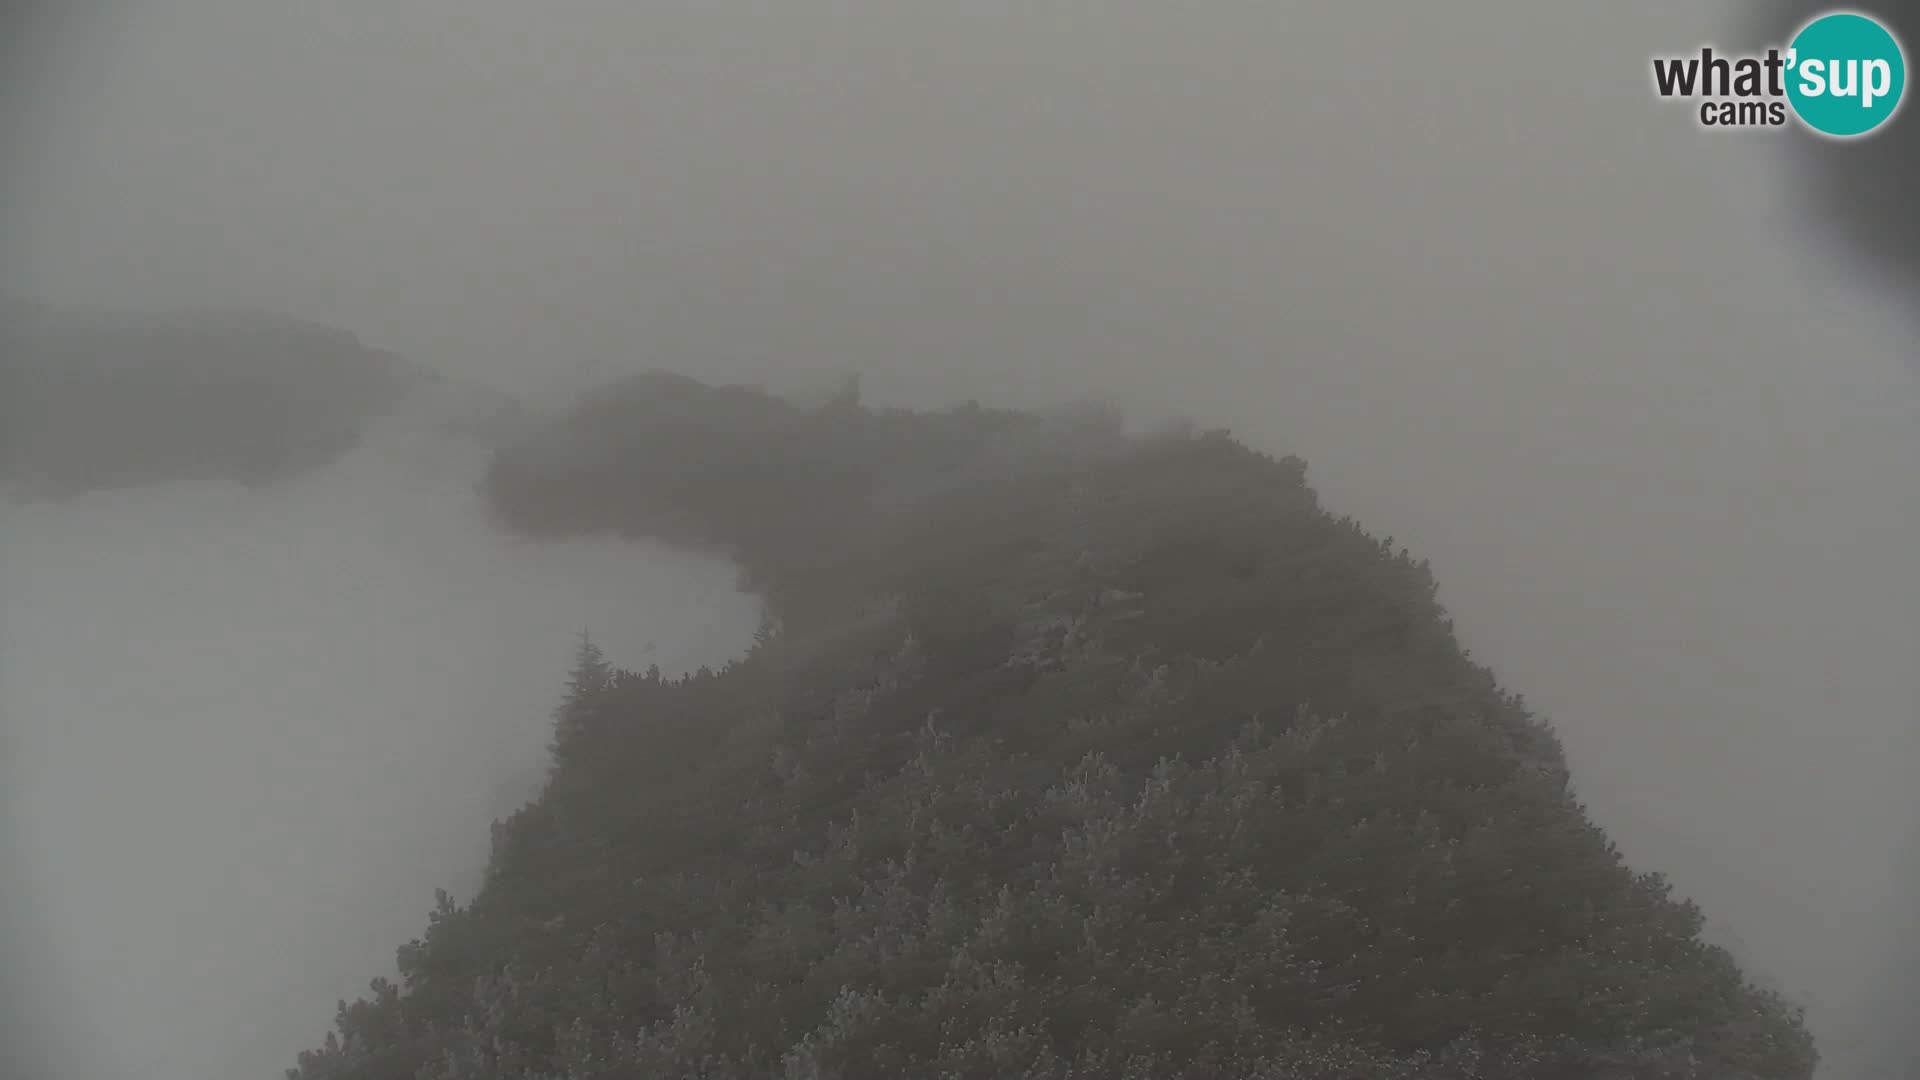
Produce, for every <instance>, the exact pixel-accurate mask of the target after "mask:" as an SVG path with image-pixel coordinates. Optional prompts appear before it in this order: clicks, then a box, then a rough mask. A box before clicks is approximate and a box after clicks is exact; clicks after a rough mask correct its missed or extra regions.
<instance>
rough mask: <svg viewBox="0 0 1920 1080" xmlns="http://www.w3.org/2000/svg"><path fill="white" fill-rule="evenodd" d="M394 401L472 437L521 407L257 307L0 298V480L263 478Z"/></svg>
mask: <svg viewBox="0 0 1920 1080" xmlns="http://www.w3.org/2000/svg"><path fill="white" fill-rule="evenodd" d="M396 412H410V413H417V414H418V415H419V416H421V417H422V418H424V419H426V420H427V421H428V422H429V423H430V425H431V426H433V427H434V428H435V429H436V430H440V431H443V432H445V433H446V434H449V435H457V436H463V437H469V438H476V439H481V440H487V441H499V440H503V439H506V438H509V437H510V436H511V435H512V434H513V433H514V432H516V431H517V430H519V427H520V425H522V424H524V423H526V422H528V420H529V413H528V411H527V409H526V407H525V406H523V405H521V404H519V403H518V402H517V401H515V400H514V399H513V398H511V397H509V396H508V395H506V394H504V393H501V392H499V391H495V390H492V389H490V388H487V387H484V386H480V385H478V384H474V383H471V382H468V381H464V380H453V379H450V378H448V377H447V376H445V375H444V374H442V373H441V372H439V371H436V370H434V369H432V368H429V367H427V366H425V365H422V364H419V363H417V362H415V361H412V360H409V359H407V358H404V357H402V356H400V355H398V354H396V353H393V352H389V351H386V350H381V349H374V348H369V347H367V346H365V345H363V344H361V342H360V340H359V339H358V338H357V337H356V336H355V335H354V334H353V333H351V332H350V331H346V330H340V329H337V328H334V327H330V326H325V325H321V324H318V323H313V322H308V321H304V320H300V319H295V318H291V317H287V316H283V315H279V314H275V313H271V312H265V311H258V310H247V309H225V310H223V309H177V310H163V311H154V312H142V311H115V310H105V309H99V310H76V309H57V308H53V307H49V306H46V305H42V304H36V303H31V302H26V301H21V300H17V299H15V300H10V301H7V302H4V303H0V490H5V491H6V492H8V493H11V494H13V495H14V496H16V497H33V498H53V499H59V498H64V497H70V496H72V495H75V494H79V493H82V492H85V491H91V490H108V489H115V488H128V487H141V486H150V485H155V484H166V483H170V482H174V481H180V480H216V481H234V482H239V483H243V484H246V485H249V486H261V485H267V484H273V483H277V482H280V481H284V480H286V479H289V478H291V477H294V476H297V475H299V474H301V473H304V472H308V471H311V470H314V469H318V468H321V467H324V466H326V465H328V464H330V463H332V462H333V461H335V460H337V459H338V458H339V457H340V456H341V455H343V454H345V453H347V452H348V451H350V450H352V449H353V448H354V447H355V446H357V445H359V444H360V442H361V441H362V440H363V439H364V438H365V437H366V435H367V433H368V431H369V430H370V428H371V427H372V425H373V424H374V423H375V422H376V421H377V420H378V419H379V418H381V417H383V416H386V415H390V414H393V413H396Z"/></svg>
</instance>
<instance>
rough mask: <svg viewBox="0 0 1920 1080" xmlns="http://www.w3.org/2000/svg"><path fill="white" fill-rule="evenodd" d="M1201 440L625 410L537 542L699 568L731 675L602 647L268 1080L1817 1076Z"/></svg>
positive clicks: (553, 453)
mask: <svg viewBox="0 0 1920 1080" xmlns="http://www.w3.org/2000/svg"><path fill="white" fill-rule="evenodd" d="M1304 473H1305V470H1304V466H1303V464H1302V463H1301V462H1299V461H1298V460H1295V459H1286V460H1273V459H1271V458H1268V457H1264V456H1262V455H1259V454H1256V453H1254V452H1252V451H1250V450H1248V449H1247V448H1245V447H1243V446H1241V445H1240V444H1238V443H1236V442H1235V441H1233V440H1232V439H1231V438H1229V437H1228V436H1227V435H1226V434H1225V433H1220V432H1214V433H1207V434H1199V435H1190V434H1168V435H1163V436H1158V437H1152V438H1128V437H1125V436H1123V435H1122V433H1121V432H1120V430H1119V428H1118V426H1117V425H1116V424H1114V423H1113V422H1112V421H1111V419H1110V418H1106V417H1102V416H1098V415H1089V416H1080V417H1065V418H1047V417H1038V416H1025V415H1019V414H1012V413H1001V412H994V411H990V410H983V409H977V408H966V409H958V410H952V411H948V412H943V413H935V414H915V413H904V412H885V411H874V410H869V409H867V408H865V407H863V406H862V405H861V404H860V403H859V402H858V401H857V400H856V399H854V398H853V397H851V396H847V397H844V398H842V399H841V400H838V401H836V402H834V403H833V404H831V405H829V406H827V407H825V408H823V409H820V410H800V409H796V408H792V407H789V406H787V405H785V404H784V403H781V402H779V401H777V400H774V399H772V398H768V397H765V396H763V395H759V394H756V393H754V392H752V391H746V390H715V389H710V388H706V387H702V386H700V385H699V384H696V383H692V382H690V381H688V380H682V379H678V378H675V377H667V376H654V377H649V378H647V379H641V380H635V381H634V382H632V383H629V384H626V385H624V386H622V387H619V388H616V389H614V390H612V391H610V392H608V393H607V394H605V395H603V396H601V397H599V398H597V399H596V400H594V401H592V402H590V403H589V404H588V405H587V406H585V407H583V408H582V409H581V411H580V412H579V413H578V415H576V416H575V417H573V418H572V419H571V420H569V421H568V422H567V423H565V424H562V425H559V426H556V427H555V428H553V429H552V430H550V431H548V432H545V433H543V434H542V435H540V436H539V437H537V438H535V439H532V440H529V441H528V442H526V443H524V444H523V445H521V446H518V447H516V448H514V449H512V450H509V451H506V452H503V453H502V454H501V455H500V456H499V457H498V459H497V461H496V464H495V468H494V471H493V474H492V476H491V477H490V480H489V487H488V493H489V495H490V497H491V499H492V501H493V503H494V506H495V508H496V510H497V511H498V512H499V513H500V515H501V517H502V519H503V520H505V521H506V522H508V523H510V524H512V525H513V526H515V527H517V528H521V529H523V530H526V531H529V532H536V533H570V532H579V531H588V530H594V529H618V530H622V531H626V532H630V533H634V534H644V535H664V536H668V537H671V538H673V539H676V540H681V541H686V542H697V543H703V544H711V545H717V546H724V547H725V548H727V549H728V550H730V551H731V552H732V553H733V554H734V555H735V557H736V558H738V559H739V560H740V561H741V563H742V564H743V566H744V567H745V568H746V569H747V572H748V573H749V575H750V577H751V579H752V582H753V584H754V585H755V586H756V587H757V588H759V589H761V590H762V591H763V592H764V593H765V594H766V595H767V596H768V597H770V605H771V606H770V614H769V618H768V622H767V624H766V626H765V628H764V629H763V631H762V633H761V635H760V637H759V639H758V641H757V643H756V645H755V647H754V649H753V650H752V651H751V653H750V654H749V655H747V656H746V657H745V658H744V659H742V660H740V661H738V662H736V663H734V664H732V665H730V666H728V667H727V668H726V669H725V670H723V671H720V672H711V671H701V672H697V673H695V674H693V675H691V676H688V677H684V678H665V677H662V676H661V675H660V673H658V672H657V671H648V672H644V673H636V672H630V671H624V670H618V669H616V668H614V667H612V666H610V665H609V664H608V663H607V662H606V660H605V659H604V658H603V657H601V655H600V654H599V653H598V651H597V650H596V649H595V648H594V647H593V646H592V644H591V643H590V642H583V643H582V647H581V650H580V654H579V658H578V663H577V665H576V668H575V671H574V673H573V678H572V681H571V684H570V686H569V688H568V690H567V693H566V696H565V700H564V702H563V704H562V705H561V706H560V708H559V709H558V711H557V713H556V716H555V729H554V742H553V766H552V771H551V778H550V782H549V784H548V786H547V788H546V790H545V791H544V792H543V793H542V795H541V796H540V797H539V798H538V799H537V800H535V801H534V802H533V803H531V804H530V805H528V806H527V807H526V808H524V809H523V810H521V811H520V812H519V813H517V814H516V815H514V816H513V817H512V818H510V819H509V820H506V821H503V822H499V823H496V825H495V835H494V852H493V857H492V860H491V863H490V866H489V868H488V871H487V877H486V883H485V885H484V886H483V887H482V888H481V890H480V891H479V893H478V894H477V895H476V896H474V897H473V898H472V899H471V900H469V901H467V902H464V903H459V902H456V901H455V900H454V899H453V898H451V897H448V896H445V895H444V894H443V896H442V898H441V903H440V905H439V907H438V909H437V910H435V911H434V912H433V913H432V914H431V915H430V916H429V920H428V926H427V929H426V932H425V933H424V935H423V936H422V937H421V938H420V939H419V940H417V941H415V942H412V943H411V944H409V945H407V946H405V947H404V948H402V949H401V950H400V956H399V961H400V963H399V979H398V981H397V982H392V981H387V980H379V981H376V982H375V983H374V984H373V987H372V991H371V994H370V996H369V997H367V998H365V999H364V1000H361V1001H357V1002H354V1003H350V1004H347V1003H343V1004H342V1006H341V1009H340V1013H339V1016H338V1024H337V1030H336V1031H335V1032H334V1033H333V1034H330V1035H329V1036H328V1037H327V1040H326V1043H325V1045H324V1046H323V1047H322V1048H320V1049H318V1050H315V1051H313V1052H310V1053H308V1054H305V1055H303V1056H302V1058H301V1060H300V1062H299V1065H298V1067H297V1068H296V1069H294V1070H291V1071H290V1073H289V1075H290V1076H291V1077H293V1078H295V1080H345V1078H355V1080H414V1078H426V1080H442V1078H444V1080H454V1078H460V1080H508V1078H513V1080H531V1078H548V1080H557V1078H566V1080H614V1078H628V1077H685V1076H702V1077H757V1076H766V1077H787V1078H795V1080H797V1078H827V1077H846V1078H867V1077H875V1078H877V1077H889V1076H907V1077H953V1078H963V1077H1014V1076H1022V1077H1042V1078H1045V1077H1057V1078H1068V1077H1075V1078H1142V1080H1144V1078H1160V1077H1190V1078H1201V1077H1218V1078H1227V1077H1250V1078H1261V1077H1265V1078H1275V1080H1279V1078H1289V1080H1308V1078H1329V1077H1347V1078H1351V1077H1366V1078H1381V1080H1415V1078H1426V1080H1439V1078H1448V1080H1463V1078H1469V1077H1477V1078H1489V1080H1492V1078H1515V1080H1517V1078H1521V1077H1527V1078H1532V1077H1552V1078H1587V1080H1600V1078H1627V1077H1634V1078H1676V1080H1677V1078H1682V1077H1703V1078H1705V1077H1715V1078H1734V1077H1747V1078H1761V1077H1764V1078H1769V1080H1774V1078H1778V1080H1788V1078H1795V1080H1803V1078H1805V1077H1808V1076H1809V1075H1810V1073H1811V1070H1812V1066H1813V1061H1814V1051H1813V1048H1812V1045H1811V1040H1810V1038H1809V1036H1808V1034H1807V1032H1806V1030H1805V1029H1804V1027H1803V1026H1802V1024H1801V1022H1800V1018H1799V1016H1798V1015H1797V1013H1796V1011H1795V1010H1794V1009H1792V1008H1790V1007H1788V1006H1787V1005H1785V1004H1784V1003H1783V1002H1782V1001H1780V1000H1779V999H1777V998H1776V997H1774V996H1772V995H1771V994H1769V993H1766V992H1763V991H1761V990H1758V989H1756V988H1755V987H1754V986H1752V985H1751V984H1750V983H1749V982H1748V981H1747V980H1746V979H1745V978H1744V977H1743V975H1742V973H1741V972H1740V971H1739V970H1737V969H1736V967H1735V965H1734V963H1733V962H1732V960H1731V958H1730V957H1729V956H1728V954H1726V953H1725V952H1724V951H1722V950H1720V949H1719V948H1716V947H1713V946H1710V945H1707V944H1705V943H1703V942H1702V941H1701V939H1700V936H1699V931H1700V928H1701V914H1700V912H1698V911H1697V910H1696V909H1695V908H1694V907H1693V906H1692V905H1690V904H1688V903H1685V902H1682V901H1680V900H1677V899H1676V898H1674V897H1672V896H1670V895H1669V892H1668V888H1667V886H1666V884H1665V883H1664V882H1663V881H1662V880H1661V879H1660V878H1658V877H1657V876H1654V875H1647V874H1639V873H1635V872H1634V871H1632V870H1631V869H1630V868H1628V867H1627V866H1625V865H1623V863H1622V860H1621V858H1620V856H1619V854H1618V852H1617V851H1616V850H1615V849H1614V847H1613V846H1612V845H1611V844H1610V843H1609V841H1608V840H1607V838H1606V837H1605V836H1604V835H1603V834H1602V833H1601V831H1600V830H1599V829H1598V828H1596V827H1595V826H1594V825H1593V824H1592V823H1591V822H1590V821H1589V820H1588V819H1587V817H1586V814H1585V812H1584V810H1583V809H1582V807H1581V806H1580V805H1579V804H1578V803H1577V802H1576V801H1575V800H1574V798H1573V797H1572V795H1571V794H1570V789H1569V783H1568V775H1567V771H1566V768H1565V766H1564V764H1563V762H1562V759H1561V755H1560V751H1559V747H1558V743H1557V742H1556V740H1555V738H1554V736H1553V734H1552V733H1551V731H1550V730H1549V729H1548V727H1547V726H1546V724H1545V723H1543V722H1542V721H1540V720H1538V719H1537V718H1535V717H1533V716H1532V715H1530V714H1529V713H1528V711H1527V710H1526V708H1525V707H1524V704H1523V703H1522V702H1521V701H1520V700H1519V699H1517V698H1515V697H1513V696H1511V695H1509V694H1507V693H1506V692H1504V691H1503V690H1502V689H1501V688H1500V687H1499V686H1498V685H1496V683H1495V681H1494V679H1493V677H1492V676H1491V674H1490V673H1489V672H1488V671H1487V670H1485V669H1484V668H1482V667H1480V666H1477V665H1476V664H1475V663H1473V662H1472V661H1471V660H1470V659H1469V658H1468V657H1467V656H1466V655H1464V654H1463V652H1462V651H1461V650H1460V648H1459V647H1458V646H1457V644H1456V642H1455V640H1454V637H1453V634H1452V631H1451V627H1450V625H1449V624H1448V622H1447V620H1446V618H1445V615H1444V613H1443V612H1442V610H1441V608H1440V606H1439V604H1438V603H1437V602H1436V600H1435V586H1434V582H1433V579H1432V577H1431V576H1430V575H1429V573H1428V571H1427V567H1426V566H1425V565H1424V564H1423V563H1421V562H1417V561H1415V560H1414V559H1413V558H1411V557H1410V556H1409V555H1408V554H1407V553H1406V552H1404V551H1397V550H1395V549H1394V548H1393V546H1392V544H1391V542H1382V541H1379V540H1376V539H1374V538H1372V537H1370V536H1368V535H1367V534H1366V533H1365V532H1363V531H1362V530H1361V529H1360V528H1359V527H1357V526H1356V525H1355V524H1354V523H1353V522H1352V521H1349V520H1346V519H1342V518H1338V517H1335V516H1333V515H1330V514H1329V513H1327V512H1326V511H1324V510H1323V509H1322V508H1321V507H1320V506H1319V504H1318V501H1317V499H1316V498H1315V496H1314V493H1313V492H1312V490H1311V489H1310V488H1309V487H1308V486H1307V484H1306V481H1305V475H1304Z"/></svg>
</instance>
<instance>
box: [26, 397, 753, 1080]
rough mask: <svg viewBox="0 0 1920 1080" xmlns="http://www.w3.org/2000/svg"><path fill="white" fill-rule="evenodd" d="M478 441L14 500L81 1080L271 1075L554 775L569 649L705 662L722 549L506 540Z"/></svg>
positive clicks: (52, 952)
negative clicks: (284, 479) (484, 479)
mask: <svg viewBox="0 0 1920 1080" xmlns="http://www.w3.org/2000/svg"><path fill="white" fill-rule="evenodd" d="M479 464H480V457H479V451H478V449H477V448H475V447H470V446H466V445H462V444H459V443H455V442H449V441H447V440H444V439H442V438H440V437H438V436H433V435H422V434H415V433H411V432H406V431H391V430H388V431H382V432H380V433H379V436H378V437H377V438H375V439H374V440H372V441H371V442H370V443H369V444H368V445H367V446H365V447H363V448H362V449H361V450H360V451H358V452H356V453H354V454H352V455H350V456H349V457H348V458H346V459H345V460H343V461H341V462H339V463H338V464H337V465H335V466H333V467H332V468H329V469H326V470H323V471H322V472H320V473H318V474H315V475H313V476H310V477H307V478H305V479H302V480H299V481H295V482H292V483H289V484H286V485H284V486H282V487H278V488H275V489H273V490H270V491H264V492H244V491H241V490H238V489H234V488H225V487H216V486H183V485H176V486H166V487H159V488H154V489H150V490H148V491H144V492H138V493H120V494H94V495H89V496H85V497H82V498H81V499H79V500H76V501H75V502H72V503H69V504H66V505H62V506H32V507H26V508H21V507H6V508H5V509H4V511H3V512H0V540H3V541H4V544H5V547H4V549H3V550H0V559H3V560H4V567H5V571H6V575H5V578H4V586H0V611H4V612H5V616H4V623H0V633H3V634H4V637H0V646H3V650H0V673H3V674H4V679H5V684H4V685H5V687H6V712H7V716H8V718H9V734H10V736H11V741H10V747H9V749H10V754H11V760H10V761H9V762H8V765H9V767H10V772H11V775H10V786H11V790H10V791H9V795H10V796H11V798H12V806H11V810H12V812H13V813H14V814H16V815H17V816H18V817H17V826H18V827H19V828H20V831H21V833H22V834H23V837H24V842H23V845H22V847H23V850H22V855H23V856H24V859H25V862H26V866H27V868H28V871H29V879H30V882H31V885H32V887H33V893H34V895H35V897H36V899H38V900H39V901H40V902H41V905H42V907H41V910H40V912H39V913H38V914H39V918H38V919H37V921H36V925H35V929H36V931H37V933H38V934H39V935H40V942H39V944H40V946H41V955H42V957H44V958H48V959H50V960H51V963H50V965H49V966H50V967H51V969H52V970H51V973H50V978H51V979H52V980H53V982H52V983H51V985H45V986H43V987H41V989H40V992H42V993H51V994H52V995H54V1000H55V1001H57V1002H58V1003H59V1009H58V1016H59V1020H58V1021H57V1024H58V1028H59V1029H60V1032H61V1034H62V1035H63V1036H64V1038H63V1040H62V1042H63V1053H64V1054H65V1055H67V1058H68V1060H67V1064H68V1065H69V1066H70V1067H71V1068H72V1069H73V1075H75V1076H98V1077H109V1076H135V1075H143V1076H152V1077H157V1078H171V1077H180V1078H183V1080H184V1078H188V1077H240V1076H273V1075H278V1070H279V1069H280V1068H281V1067H284V1066H286V1065H290V1064H292V1058H293V1055H294V1054H295V1053H296V1052H297V1051H298V1050H300V1049H302V1048H305V1047H308V1046H312V1045H316V1044H317V1040H318V1038H319V1037H320V1035H322V1034H323V1033H324V1031H325V1028H326V1025H327V1024H328V1023H329V1021H330V1020H331V1015H332V1003H333V1001H334V1000H335V999H337V998H341V997H348V998H351V997H355V996H358V995H359V994H360V993H362V992H364V991H365V990H366V983H367V980H368V979H369V978H371V977H372V976H373V975H376V974H381V973H390V972H391V968H392V961H393V951H394V948H395V947H396V946H397V945H398V944H400V943H401V942H404V941H406V940H408V939H410V938H413V937H415V936H418V934H419V933H420V932H421V931H422V930H423V929H424V918H425V914H426V912H427V911H428V910H429V909H430V908H431V907H432V905H433V900H434V890H435V889H436V888H446V889H448V890H450V891H453V892H454V893H456V895H458V896H460V897H462V898H465V897H467V896H470V895H471V893H472V889H473V887H474V885H476V884H477V883H478V880H479V871H480V868H481V866H482V865H483V864H484V862H485V860H486V855H487V843H488V829H487V824H488V822H489V821H491V820H492V819H494V818H496V817H500V816H504V815H505V814H507V813H509V812H511V811H512V810H513V809H514V808H515V807H517V806H518V805H520V804H521V803H523V802H524V801H525V800H526V799H527V798H528V797H529V796H530V795H531V794H532V793H533V792H534V790H535V789H536V788H537V785H538V783H539V781H540V779H541V776H542V772H543V770H544V768H545V758H546V743H547V739H548V738H549V736H550V733H551V729H550V727H549V726H548V722H547V719H546V717H547V714H548V713H549V711H550V710H551V709H552V707H553V706H554V705H555V704H556V703H557V701H558V695H559V692H560V689H561V686H562V683H563V680H564V678H565V675H566V671H567V666H568V664H569V661H570V659H571V650H572V648H573V645H574V641H575V637H576V635H578V634H579V633H581V632H582V631H583V630H588V631H591V633H592V634H593V636H594V637H595V638H596V640H597V641H598V642H599V643H600V644H601V645H602V647H603V648H604V649H605V650H606V652H607V654H608V656H609V657H610V658H614V659H616V660H618V661H619V662H622V663H624V664H626V665H627V666H630V667H634V668H644V667H646V666H647V665H648V664H659V665H660V667H661V668H662V669H663V670H667V671H672V670H686V669H690V668H692V667H695V666H698V665H699V664H702V663H705V664H712V665H718V664H720V663H722V662H724V661H725V660H726V659H727V657H728V656H730V655H732V654H734V653H736V652H738V651H739V650H740V649H742V648H743V647H744V646H745V644H746V642H747V640H748V639H749V638H750V636H751V634H752V631H753V627H754V621H755V606H754V605H753V603H752V602H751V600H750V599H749V598H747V597H743V596H741V595H740V594H739V593H738V592H737V591H736V590H735V588H734V580H733V572H732V570H731V569H730V568H729V567H727V566H726V565H725V564H723V563H721V562H719V561H718V560H715V559H709V558H705V557H701V556H696V555H691V554H685V553H674V552H670V551H664V550H660V549H657V548H652V547H644V546H638V545H628V544H619V543H614V542H611V541H608V542H591V543H590V542H576V543H566V544H541V545H532V544H521V543H515V542H513V541H510V540H507V539H505V538H503V537H500V536H498V535H496V534H494V533H492V532H491V531H490V530H489V529H488V527H487V525H486V523H485V521H484V519H483V517H482V514H481V508H480V506H479V504H478V500H477V499H476V498H475V496H474V494H473V491H472V487H473V483H474V481H475V479H476V478H477V476H478V471H479V469H478V466H479Z"/></svg>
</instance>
